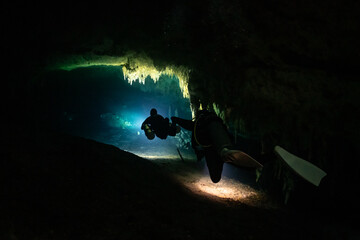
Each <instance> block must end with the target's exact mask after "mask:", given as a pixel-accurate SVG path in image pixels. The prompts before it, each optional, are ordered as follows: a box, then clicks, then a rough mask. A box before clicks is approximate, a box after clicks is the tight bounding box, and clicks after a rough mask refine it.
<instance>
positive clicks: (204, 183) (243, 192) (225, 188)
mask: <svg viewBox="0 0 360 240" xmlns="http://www.w3.org/2000/svg"><path fill="white" fill-rule="evenodd" d="M194 187H195V189H197V190H198V191H200V192H202V193H205V194H210V195H213V196H216V197H219V198H223V199H231V200H234V201H241V200H243V199H246V198H249V197H254V196H256V195H257V194H258V193H257V192H256V191H255V190H254V189H252V188H251V187H249V186H247V185H245V184H242V183H240V182H237V181H235V180H231V179H226V178H223V179H222V180H221V181H220V182H219V183H216V184H215V183H213V182H211V180H210V179H209V177H202V178H200V179H199V180H198V181H197V182H195V183H194Z"/></svg>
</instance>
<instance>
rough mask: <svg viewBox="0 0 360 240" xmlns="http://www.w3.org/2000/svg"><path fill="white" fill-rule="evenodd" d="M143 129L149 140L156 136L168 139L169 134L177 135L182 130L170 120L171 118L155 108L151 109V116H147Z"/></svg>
mask: <svg viewBox="0 0 360 240" xmlns="http://www.w3.org/2000/svg"><path fill="white" fill-rule="evenodd" d="M141 129H142V130H144V131H145V135H146V137H147V138H148V139H149V140H152V139H154V138H155V135H156V136H157V137H158V138H160V139H166V138H167V136H168V135H169V136H175V135H176V133H179V132H180V127H177V126H176V125H175V124H171V123H170V122H169V118H164V117H163V116H161V115H160V114H158V113H157V110H156V109H155V108H152V109H151V110H150V117H148V118H146V119H145V121H144V122H143V123H142V124H141Z"/></svg>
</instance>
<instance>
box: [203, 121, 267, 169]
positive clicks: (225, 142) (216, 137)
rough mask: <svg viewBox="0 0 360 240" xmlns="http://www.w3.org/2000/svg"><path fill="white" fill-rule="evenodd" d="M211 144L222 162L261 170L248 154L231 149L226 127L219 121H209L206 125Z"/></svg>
mask: <svg viewBox="0 0 360 240" xmlns="http://www.w3.org/2000/svg"><path fill="white" fill-rule="evenodd" d="M208 132H209V137H210V140H211V143H212V145H213V147H214V149H215V151H216V153H217V154H218V156H220V158H221V159H222V161H223V162H227V163H231V164H234V165H236V166H238V167H250V168H261V167H262V164H260V163H259V162H258V161H256V160H255V159H254V158H252V157H251V156H249V155H248V154H246V153H244V152H242V151H240V150H237V149H233V143H232V141H231V138H230V135H229V133H228V131H227V129H226V127H225V126H224V125H223V124H222V122H220V121H216V120H215V121H211V122H210V123H209V124H208Z"/></svg>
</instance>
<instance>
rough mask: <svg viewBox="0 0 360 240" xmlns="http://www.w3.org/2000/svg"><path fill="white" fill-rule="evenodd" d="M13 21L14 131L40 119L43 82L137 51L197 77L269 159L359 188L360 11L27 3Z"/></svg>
mask: <svg viewBox="0 0 360 240" xmlns="http://www.w3.org/2000/svg"><path fill="white" fill-rule="evenodd" d="M3 9H4V12H5V14H4V15H3V16H2V17H3V18H4V21H2V22H3V24H4V28H3V29H4V36H5V39H4V40H5V42H4V44H3V45H2V47H3V52H4V56H5V59H7V60H8V61H7V63H6V65H5V69H6V71H7V73H8V74H7V76H6V77H5V79H6V80H5V82H6V85H8V86H9V88H7V89H9V91H10V92H11V96H10V97H9V98H7V101H8V102H9V103H11V105H8V106H7V108H6V111H8V112H9V114H8V116H11V117H10V118H9V120H10V122H12V123H13V122H14V121H16V122H18V124H22V122H23V121H21V120H19V117H18V116H19V115H21V116H22V117H21V118H20V119H23V118H24V116H31V115H33V106H32V105H33V104H35V103H36V101H33V99H34V98H36V96H37V93H38V92H39V91H42V84H43V83H41V82H39V81H38V80H37V79H39V78H37V76H38V75H39V74H41V72H42V71H43V70H44V69H46V68H47V67H48V66H49V65H52V64H55V63H57V62H59V61H62V58H64V56H65V57H67V56H71V55H83V56H92V54H96V55H97V56H102V55H106V56H123V55H124V54H126V53H127V52H128V51H136V52H139V53H144V54H146V55H147V56H149V57H150V58H151V59H153V61H154V64H155V65H156V66H157V67H158V68H159V69H162V68H163V67H164V66H165V65H167V64H171V65H177V66H186V67H188V68H189V69H191V76H190V79H189V91H190V94H191V101H192V102H193V104H194V106H197V105H199V103H202V105H203V106H205V107H206V106H208V107H209V108H211V107H212V106H213V105H212V104H213V103H216V104H217V105H218V107H219V109H220V110H221V111H223V112H224V120H225V122H226V123H227V124H228V125H233V126H234V128H235V129H237V131H238V132H241V133H242V134H243V135H246V136H256V137H257V138H259V139H263V141H264V144H265V149H266V151H272V146H273V145H274V144H279V145H281V146H283V147H285V148H287V149H288V150H289V151H291V152H293V153H295V154H297V155H299V156H301V157H303V158H305V159H307V160H309V161H310V162H313V163H314V164H316V165H318V166H319V167H321V168H323V169H324V170H325V171H327V172H328V173H329V175H331V176H332V177H333V178H332V179H331V181H332V184H334V186H338V187H339V188H340V187H342V186H344V185H349V184H350V183H351V186H352V183H354V182H356V181H358V178H359V177H358V176H359V169H360V168H359V164H358V159H359V153H358V149H360V148H359V147H360V146H359V139H360V137H359V134H360V130H359V124H358V119H357V118H356V116H357V115H359V109H360V106H359V104H360V99H359V96H360V94H359V93H360V86H359V73H358V72H357V69H359V61H358V57H359V52H360V51H359V46H358V42H360V41H359V37H358V34H357V32H358V30H359V22H360V21H359V16H358V14H357V12H356V10H357V9H359V3H358V2H355V1H346V2H343V1H338V0H331V1H326V2H322V3H320V2H319V3H318V2H314V1H291V2H289V1H285V0H278V1H265V0H262V1H256V2H254V1H233V0H226V1H220V0H208V1H180V0H179V1H171V2H165V1H155V2H153V1H152V2H151V3H150V2H144V3H142V2H131V1H128V2H125V3H122V2H121V3H120V2H118V3H117V4H114V3H112V2H103V3H101V4H100V3H98V4H88V5H82V4H80V3H73V2H72V1H63V2H61V3H60V2H59V3H57V4H52V3H51V4H50V3H49V4H48V5H46V4H45V5H44V4H43V3H22V2H17V1H15V2H12V3H9V4H8V5H5V6H4V8H3ZM84 59H85V61H86V58H84ZM15 106H16V107H15ZM19 109H20V110H21V111H20V112H21V114H20V113H19ZM28 124H29V125H30V126H31V125H32V124H33V123H28ZM269 139H270V140H269ZM349 166H351V172H350V173H349Z"/></svg>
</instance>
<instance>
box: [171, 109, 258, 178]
mask: <svg viewBox="0 0 360 240" xmlns="http://www.w3.org/2000/svg"><path fill="white" fill-rule="evenodd" d="M171 121H172V124H178V125H179V126H180V127H182V128H184V129H186V130H188V131H191V132H192V137H191V145H192V148H193V149H194V151H195V154H196V156H197V159H198V161H200V160H201V159H202V158H203V157H205V160H206V165H207V167H208V170H209V174H210V178H211V180H212V182H214V183H217V182H219V181H220V180H221V175H222V170H223V165H224V163H225V162H226V163H230V164H233V165H235V166H237V167H245V168H262V165H261V164H260V163H259V162H257V161H256V160H255V159H253V158H252V157H250V156H249V155H247V154H246V153H244V152H243V151H240V150H238V149H234V147H233V145H234V144H233V141H232V138H231V135H230V133H229V132H228V130H227V128H226V126H225V124H224V123H223V121H222V119H221V118H220V117H218V116H217V115H216V114H215V113H214V112H210V111H208V110H199V111H198V112H197V113H196V116H195V120H186V119H182V118H179V117H171Z"/></svg>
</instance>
